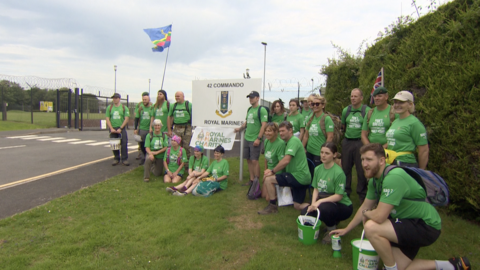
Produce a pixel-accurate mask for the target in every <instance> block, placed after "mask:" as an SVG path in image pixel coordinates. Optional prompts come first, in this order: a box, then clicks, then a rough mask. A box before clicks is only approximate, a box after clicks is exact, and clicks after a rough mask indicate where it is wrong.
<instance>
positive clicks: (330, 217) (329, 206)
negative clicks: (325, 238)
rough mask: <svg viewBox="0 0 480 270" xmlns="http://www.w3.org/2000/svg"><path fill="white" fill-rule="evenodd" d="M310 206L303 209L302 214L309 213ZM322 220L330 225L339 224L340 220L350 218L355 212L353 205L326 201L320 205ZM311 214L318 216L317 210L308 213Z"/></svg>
mask: <svg viewBox="0 0 480 270" xmlns="http://www.w3.org/2000/svg"><path fill="white" fill-rule="evenodd" d="M307 209H308V206H307V207H305V208H304V209H303V210H302V215H305V213H307ZM318 210H320V220H321V221H322V222H323V223H325V225H327V226H328V227H332V226H334V225H337V224H338V223H339V222H340V221H342V220H346V219H348V218H349V217H350V216H351V215H352V213H353V205H349V206H346V205H344V204H341V203H338V202H336V203H332V202H325V203H322V204H320V206H319V207H318ZM308 215H309V216H312V217H317V211H313V212H310V213H308Z"/></svg>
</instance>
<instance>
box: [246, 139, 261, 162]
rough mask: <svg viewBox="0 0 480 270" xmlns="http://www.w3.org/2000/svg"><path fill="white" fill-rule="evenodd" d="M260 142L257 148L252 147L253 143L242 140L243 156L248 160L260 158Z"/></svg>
mask: <svg viewBox="0 0 480 270" xmlns="http://www.w3.org/2000/svg"><path fill="white" fill-rule="evenodd" d="M261 148H262V142H260V144H259V145H258V146H253V142H250V141H247V140H245V139H244V140H243V156H244V157H245V158H246V159H249V160H258V158H260V151H261Z"/></svg>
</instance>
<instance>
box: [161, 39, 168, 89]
mask: <svg viewBox="0 0 480 270" xmlns="http://www.w3.org/2000/svg"><path fill="white" fill-rule="evenodd" d="M169 52H170V46H168V49H167V58H166V59H165V67H164V68H163V78H162V87H160V89H162V90H163V80H165V71H166V70H167V61H168V53H169Z"/></svg>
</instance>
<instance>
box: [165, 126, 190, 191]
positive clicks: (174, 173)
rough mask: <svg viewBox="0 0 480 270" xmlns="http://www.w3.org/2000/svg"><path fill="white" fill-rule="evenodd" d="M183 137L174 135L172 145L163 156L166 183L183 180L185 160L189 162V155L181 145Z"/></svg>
mask: <svg viewBox="0 0 480 270" xmlns="http://www.w3.org/2000/svg"><path fill="white" fill-rule="evenodd" d="M181 141H182V139H181V138H180V137H178V136H177V135H174V136H173V137H172V142H171V143H172V146H171V147H169V148H168V149H167V151H166V154H165V157H164V158H163V166H164V167H165V168H166V169H165V176H164V177H163V181H164V182H165V183H178V182H180V181H181V180H182V176H183V174H184V173H185V168H184V167H183V166H184V165H185V162H187V155H186V154H185V149H183V147H181V146H180V142H181Z"/></svg>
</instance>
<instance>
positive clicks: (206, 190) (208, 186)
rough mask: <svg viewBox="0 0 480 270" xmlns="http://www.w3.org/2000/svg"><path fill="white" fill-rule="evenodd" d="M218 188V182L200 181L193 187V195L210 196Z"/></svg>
mask: <svg viewBox="0 0 480 270" xmlns="http://www.w3.org/2000/svg"><path fill="white" fill-rule="evenodd" d="M219 188H220V183H218V182H214V181H202V182H200V183H198V185H197V186H196V187H195V189H193V191H192V194H193V195H194V196H201V197H210V196H211V195H212V194H213V193H215V191H217V189H219Z"/></svg>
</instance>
